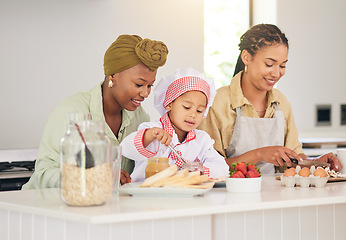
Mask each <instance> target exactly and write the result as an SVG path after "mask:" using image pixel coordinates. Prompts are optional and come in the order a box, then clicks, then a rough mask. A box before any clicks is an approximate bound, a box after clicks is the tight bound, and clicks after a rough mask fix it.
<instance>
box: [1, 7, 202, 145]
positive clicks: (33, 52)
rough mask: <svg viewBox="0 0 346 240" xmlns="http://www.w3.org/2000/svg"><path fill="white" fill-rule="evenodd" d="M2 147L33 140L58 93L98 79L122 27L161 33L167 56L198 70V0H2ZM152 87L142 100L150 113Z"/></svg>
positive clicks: (172, 63) (167, 69)
mask: <svg viewBox="0 0 346 240" xmlns="http://www.w3.org/2000/svg"><path fill="white" fill-rule="evenodd" d="M0 29H1V33H0V34H1V38H0V84H1V88H0V109H1V117H0V149H15V148H37V147H38V144H39V141H40V138H41V134H42V130H43V126H44V124H45V120H46V118H47V116H48V114H49V113H50V112H51V111H52V109H53V108H54V107H55V106H56V105H57V104H58V102H59V101H61V100H62V99H63V98H65V97H67V96H69V95H71V94H73V93H75V92H77V91H80V90H88V89H90V88H92V87H93V86H94V85H95V84H97V83H99V82H101V81H102V80H103V77H104V75H103V55H104V52H105V51H106V49H107V48H108V46H109V45H110V44H111V43H112V42H113V41H114V40H115V39H116V37H117V36H118V35H120V34H138V35H140V36H142V37H148V38H151V39H156V40H162V41H164V42H165V43H166V44H167V46H168V48H169V51H170V53H169V55H168V60H167V64H166V65H165V66H164V67H163V68H161V69H160V70H159V71H158V76H157V79H159V78H160V77H161V76H162V75H163V74H172V73H173V72H174V70H175V69H176V68H178V67H187V66H191V67H193V68H196V69H197V70H199V71H203V39H204V37H203V1H200V0H189V1H185V0H169V1H159V0H145V1H142V0H126V1H123V0H73V1H69V0H30V1H27V0H16V1H12V0H2V1H1V3H0ZM152 106H153V94H152V95H150V97H149V98H148V99H147V101H146V102H145V103H144V107H145V108H146V110H147V111H148V112H149V113H150V114H151V115H152V118H153V119H156V118H158V117H159V114H158V112H157V111H156V109H154V108H153V107H152Z"/></svg>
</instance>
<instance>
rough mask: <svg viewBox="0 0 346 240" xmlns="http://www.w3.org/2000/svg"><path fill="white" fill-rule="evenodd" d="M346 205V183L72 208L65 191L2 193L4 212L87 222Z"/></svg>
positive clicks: (267, 183)
mask: <svg viewBox="0 0 346 240" xmlns="http://www.w3.org/2000/svg"><path fill="white" fill-rule="evenodd" d="M345 202H346V182H334V183H327V185H326V186H325V187H324V188H316V187H310V188H301V187H295V188H287V187H283V186H281V183H280V181H278V180H275V178H274V176H263V181H262V191H261V192H259V193H228V192H226V188H213V189H212V190H211V191H209V192H207V193H205V194H204V195H202V196H197V197H191V198H179V197H173V198H172V197H132V196H129V195H123V194H120V196H116V195H113V196H112V197H111V199H110V200H109V201H108V202H107V203H106V204H104V205H102V206H94V207H70V206H67V205H66V204H65V203H63V202H62V201H61V199H60V193H59V189H41V190H23V191H9V192H0V209H3V210H10V211H18V212H22V213H27V214H33V213H34V214H37V215H41V216H48V217H54V218H59V219H66V220H72V221H77V222H85V223H116V222H127V221H139V220H148V219H161V218H167V217H183V216H192V215H193V216H196V215H197V216H198V215H204V214H216V213H224V212H239V211H251V210H260V209H276V208H288V207H297V206H313V205H324V204H335V203H345Z"/></svg>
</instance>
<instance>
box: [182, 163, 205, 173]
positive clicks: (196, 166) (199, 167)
mask: <svg viewBox="0 0 346 240" xmlns="http://www.w3.org/2000/svg"><path fill="white" fill-rule="evenodd" d="M185 168H186V169H188V170H189V172H194V171H200V173H201V175H204V167H203V163H201V162H186V163H184V164H183V167H182V169H185Z"/></svg>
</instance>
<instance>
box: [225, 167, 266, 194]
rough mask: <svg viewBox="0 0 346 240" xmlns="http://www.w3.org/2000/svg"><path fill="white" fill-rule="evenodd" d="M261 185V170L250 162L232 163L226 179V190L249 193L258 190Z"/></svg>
mask: <svg viewBox="0 0 346 240" xmlns="http://www.w3.org/2000/svg"><path fill="white" fill-rule="evenodd" d="M261 185H262V177H261V172H260V169H259V168H258V167H256V165H254V164H252V163H247V164H246V163H243V162H239V163H233V164H232V168H231V170H230V177H229V178H227V179H226V189H227V192H233V193H250V192H260V191H261Z"/></svg>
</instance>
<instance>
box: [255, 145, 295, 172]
mask: <svg viewBox="0 0 346 240" xmlns="http://www.w3.org/2000/svg"><path fill="white" fill-rule="evenodd" d="M258 150H259V152H258V153H257V155H258V157H259V158H260V161H265V162H268V163H272V164H274V165H275V166H284V165H285V163H284V161H285V162H286V165H287V166H289V167H291V166H292V162H291V159H290V158H295V159H297V160H302V158H301V157H300V156H299V155H298V154H297V153H296V152H294V151H292V150H291V149H289V148H286V147H283V146H269V147H263V148H259V149H258Z"/></svg>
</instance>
